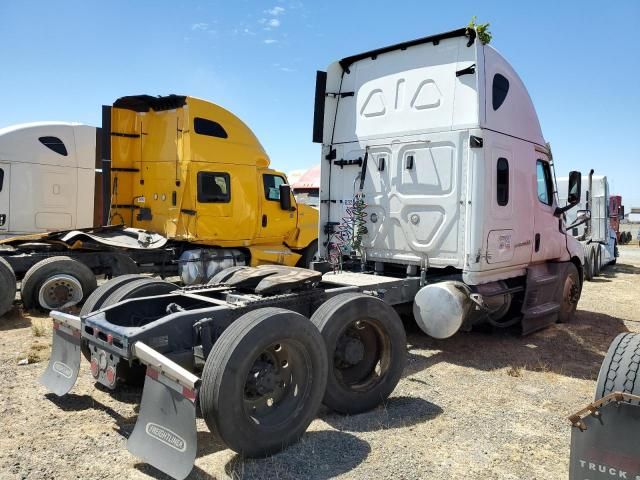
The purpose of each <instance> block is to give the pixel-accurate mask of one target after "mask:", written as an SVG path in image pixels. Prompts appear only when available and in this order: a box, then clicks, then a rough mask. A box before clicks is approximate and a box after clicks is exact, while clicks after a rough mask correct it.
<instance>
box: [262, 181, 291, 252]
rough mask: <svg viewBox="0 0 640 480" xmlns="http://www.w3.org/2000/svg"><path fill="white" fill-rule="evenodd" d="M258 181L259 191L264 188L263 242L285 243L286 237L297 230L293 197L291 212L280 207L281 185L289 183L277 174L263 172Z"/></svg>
mask: <svg viewBox="0 0 640 480" xmlns="http://www.w3.org/2000/svg"><path fill="white" fill-rule="evenodd" d="M261 176H262V179H261V181H260V180H259V181H258V189H260V188H262V199H261V201H262V212H261V216H260V222H261V223H260V234H259V235H258V237H259V238H260V240H261V241H263V242H265V241H269V243H271V242H273V243H275V244H282V243H284V239H285V237H286V236H287V235H288V234H289V233H290V232H291V231H292V230H293V229H294V228H296V211H295V206H296V204H295V199H294V198H293V195H291V205H292V210H291V211H285V210H283V209H282V208H281V207H280V185H282V184H285V183H287V180H286V179H285V177H283V176H282V175H281V174H279V173H277V172H269V171H267V172H263V173H261Z"/></svg>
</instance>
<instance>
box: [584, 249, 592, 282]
mask: <svg viewBox="0 0 640 480" xmlns="http://www.w3.org/2000/svg"><path fill="white" fill-rule="evenodd" d="M586 255H587V258H586V259H585V264H584V278H585V280H586V281H587V282H590V281H592V280H593V277H594V275H593V268H594V263H595V252H594V251H593V248H592V247H588V248H587V253H586Z"/></svg>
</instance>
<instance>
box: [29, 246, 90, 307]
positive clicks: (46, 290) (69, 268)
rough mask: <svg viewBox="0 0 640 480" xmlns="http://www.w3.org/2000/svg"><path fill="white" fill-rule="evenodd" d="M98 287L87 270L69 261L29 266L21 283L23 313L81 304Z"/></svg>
mask: <svg viewBox="0 0 640 480" xmlns="http://www.w3.org/2000/svg"><path fill="white" fill-rule="evenodd" d="M97 287H98V282H97V281H96V277H95V275H94V274H93V272H92V271H91V269H90V268H89V267H87V266H86V265H85V264H83V263H81V262H79V261H78V260H74V259H73V258H70V257H63V256H60V257H50V258H45V259H44V260H41V261H39V262H38V263H36V264H35V265H33V266H32V267H31V268H30V269H29V270H28V271H27V273H26V275H25V276H24V278H23V279H22V288H21V296H22V303H23V304H24V307H25V308H26V309H27V310H36V309H38V310H42V311H49V310H54V309H56V308H66V307H69V306H71V305H76V304H78V303H81V302H82V301H83V300H84V299H86V298H88V297H89V295H91V293H92V292H93V291H94V290H95V289H96V288H97Z"/></svg>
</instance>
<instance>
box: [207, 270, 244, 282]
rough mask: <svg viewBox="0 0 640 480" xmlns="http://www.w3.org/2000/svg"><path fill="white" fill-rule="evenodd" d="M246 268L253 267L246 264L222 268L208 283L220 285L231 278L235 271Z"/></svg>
mask: <svg viewBox="0 0 640 480" xmlns="http://www.w3.org/2000/svg"><path fill="white" fill-rule="evenodd" d="M245 268H251V267H247V266H244V265H236V266H235V267H229V268H225V269H224V270H220V271H219V272H218V273H216V274H215V275H214V276H213V277H211V280H209V282H208V283H207V285H220V284H221V283H224V282H226V281H227V280H229V278H230V277H231V275H233V274H234V273H236V272H238V271H240V270H244V269H245Z"/></svg>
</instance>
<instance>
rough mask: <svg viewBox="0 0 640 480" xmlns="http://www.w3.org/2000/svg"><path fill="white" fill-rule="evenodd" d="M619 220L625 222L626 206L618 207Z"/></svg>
mask: <svg viewBox="0 0 640 480" xmlns="http://www.w3.org/2000/svg"><path fill="white" fill-rule="evenodd" d="M618 218H619V219H620V220H624V205H619V206H618Z"/></svg>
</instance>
